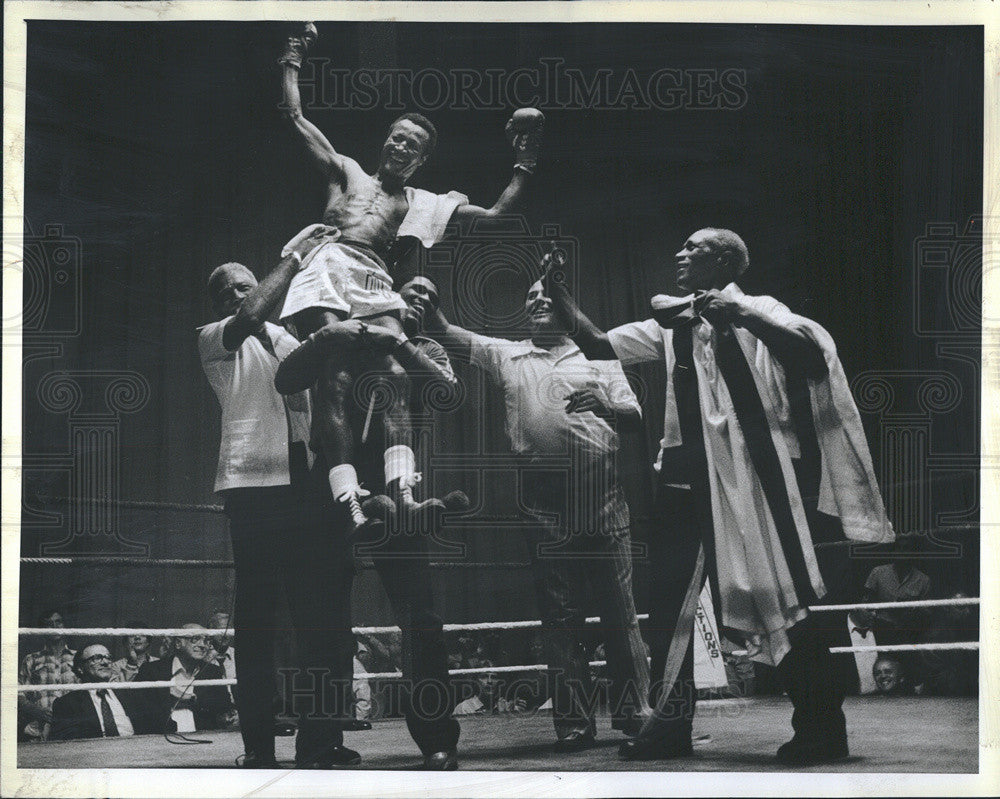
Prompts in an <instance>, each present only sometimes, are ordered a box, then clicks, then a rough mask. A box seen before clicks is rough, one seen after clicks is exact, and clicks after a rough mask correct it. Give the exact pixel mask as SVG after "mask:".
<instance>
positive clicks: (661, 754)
mask: <svg viewBox="0 0 1000 799" xmlns="http://www.w3.org/2000/svg"><path fill="white" fill-rule="evenodd" d="M691 752H692V748H691V739H690V738H687V739H678V740H668V741H660V740H657V739H655V738H630V739H629V740H627V741H624V742H623V743H622V745H621V746H619V747H618V755H619V756H620V757H621V758H622V760H669V759H670V758H672V757H687V756H688V755H690V754H691Z"/></svg>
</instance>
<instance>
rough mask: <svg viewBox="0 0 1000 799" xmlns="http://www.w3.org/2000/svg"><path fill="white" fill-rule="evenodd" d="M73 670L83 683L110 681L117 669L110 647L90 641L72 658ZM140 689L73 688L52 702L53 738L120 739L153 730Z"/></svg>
mask: <svg viewBox="0 0 1000 799" xmlns="http://www.w3.org/2000/svg"><path fill="white" fill-rule="evenodd" d="M73 672H74V673H75V674H76V676H77V678H78V679H79V680H80V682H82V683H107V682H111V681H113V680H114V677H115V670H114V665H113V663H112V660H111V653H110V652H109V651H108V649H107V647H105V646H104V645H103V644H100V643H97V642H96V641H90V642H88V643H87V644H85V645H84V646H82V647H80V648H79V649H78V650H77V652H76V655H75V656H74V658H73ZM139 693H140V691H117V692H116V691H115V690H113V689H111V688H91V689H88V690H78V691H70V692H69V693H68V694H64V695H63V696H60V697H59V698H57V699H56V700H55V702H53V703H52V730H51V732H50V733H49V738H50V739H55V740H67V739H70V738H117V737H122V738H124V737H126V736H129V735H136V734H141V733H147V732H156V730H153V729H150V727H149V725H148V723H147V721H146V719H147V718H148V717H147V716H146V715H145V714H144V713H143V712H142V710H141V702H142V700H141V699H140V698H139V697H138V696H137V694H139Z"/></svg>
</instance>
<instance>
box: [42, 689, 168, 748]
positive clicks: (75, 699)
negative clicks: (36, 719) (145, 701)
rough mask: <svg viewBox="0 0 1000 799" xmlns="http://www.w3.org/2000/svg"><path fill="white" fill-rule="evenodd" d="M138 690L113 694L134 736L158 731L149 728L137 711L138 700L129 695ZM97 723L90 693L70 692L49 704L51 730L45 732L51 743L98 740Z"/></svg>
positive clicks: (144, 714)
mask: <svg viewBox="0 0 1000 799" xmlns="http://www.w3.org/2000/svg"><path fill="white" fill-rule="evenodd" d="M136 693H140V692H139V691H115V692H114V694H115V696H116V697H117V698H118V701H119V702H121V705H122V708H123V709H124V710H125V715H127V716H128V718H129V721H131V722H132V729H133V730H134V731H135V734H136V735H142V734H143V733H150V732H158V730H155V729H151V728H150V727H149V724H148V718H149V717H148V714H146V713H144V712H143V711H142V708H141V704H142V702H141V700H140V699H139V697H135V696H131V694H136ZM100 737H101V720H100V719H99V718H98V717H97V708H95V707H94V702H93V700H92V699H91V698H90V691H70V692H69V693H68V694H63V695H62V696H60V697H58V698H57V699H56V700H55V702H53V703H52V729H51V730H50V731H49V738H50V739H53V740H67V739H69V738H100Z"/></svg>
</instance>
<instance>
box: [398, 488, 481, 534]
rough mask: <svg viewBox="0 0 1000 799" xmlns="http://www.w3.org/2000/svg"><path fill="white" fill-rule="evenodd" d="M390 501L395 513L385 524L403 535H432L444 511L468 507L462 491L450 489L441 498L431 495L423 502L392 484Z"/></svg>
mask: <svg viewBox="0 0 1000 799" xmlns="http://www.w3.org/2000/svg"><path fill="white" fill-rule="evenodd" d="M390 496H391V497H392V499H391V501H392V502H393V503H394V506H395V514H394V516H393V518H392V519H391V520H389V519H387V520H386V523H387V525H391V527H392V529H393V531H394V532H397V533H401V534H403V535H432V534H433V533H436V532H437V531H438V530H439V529H440V527H441V516H442V514H443V513H445V512H446V511H452V512H456V511H459V512H460V511H464V510H468V509H469V505H470V503H469V497H468V496H467V495H466V494H465V492H464V491H450V492H449V493H447V494H445V495H444V496H443V497H442V498H440V499H438V498H437V497H431V498H430V499H425V500H424V501H423V502H416V501H414V500H413V499H412V496H411V494H410V491H409V490H406V491H400V490H399V489H398V488H396V487H395V485H394V486H393V488H392V489H390Z"/></svg>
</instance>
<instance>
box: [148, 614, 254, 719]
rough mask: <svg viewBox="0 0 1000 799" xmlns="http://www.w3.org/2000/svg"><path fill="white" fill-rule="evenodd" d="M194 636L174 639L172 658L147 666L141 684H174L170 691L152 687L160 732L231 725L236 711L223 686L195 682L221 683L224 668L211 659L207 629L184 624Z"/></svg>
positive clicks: (153, 662)
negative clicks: (168, 681) (156, 682)
mask: <svg viewBox="0 0 1000 799" xmlns="http://www.w3.org/2000/svg"><path fill="white" fill-rule="evenodd" d="M184 628H185V629H188V630H192V634H191V635H188V636H184V637H178V638H175V639H174V651H173V656H172V657H165V658H162V659H161V660H154V661H150V662H147V663H144V664H143V665H142V666H141V667H140V668H139V673H138V674H137V675H136V680H137V681H138V682H154V681H166V680H170V681H173V683H174V685H173V687H171V688H150V689H148V693H149V694H150V702H151V705H150V707H151V715H152V716H153V720H154V724H155V728H156V729H157V730H164V731H175V732H194V731H195V730H212V729H219V728H223V727H229V726H231V725H232V724H233V723H234V722H235V720H236V710H235V708H234V707H233V703H232V701H231V700H230V697H229V692H228V691H227V690H226V686H223V685H198V686H194V687H193V688H192V687H191V683H192V682H194V681H195V680H221V679H223V678H224V677H225V676H226V675H225V672H224V671H223V670H222V667H221V666H219V665H217V664H215V663H212V662H211V661H209V660H208V653H209V640H208V635H207V634H206V633H207V630H206V629H205V628H204V627H202V626H200V625H198V624H185V625H184Z"/></svg>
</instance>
